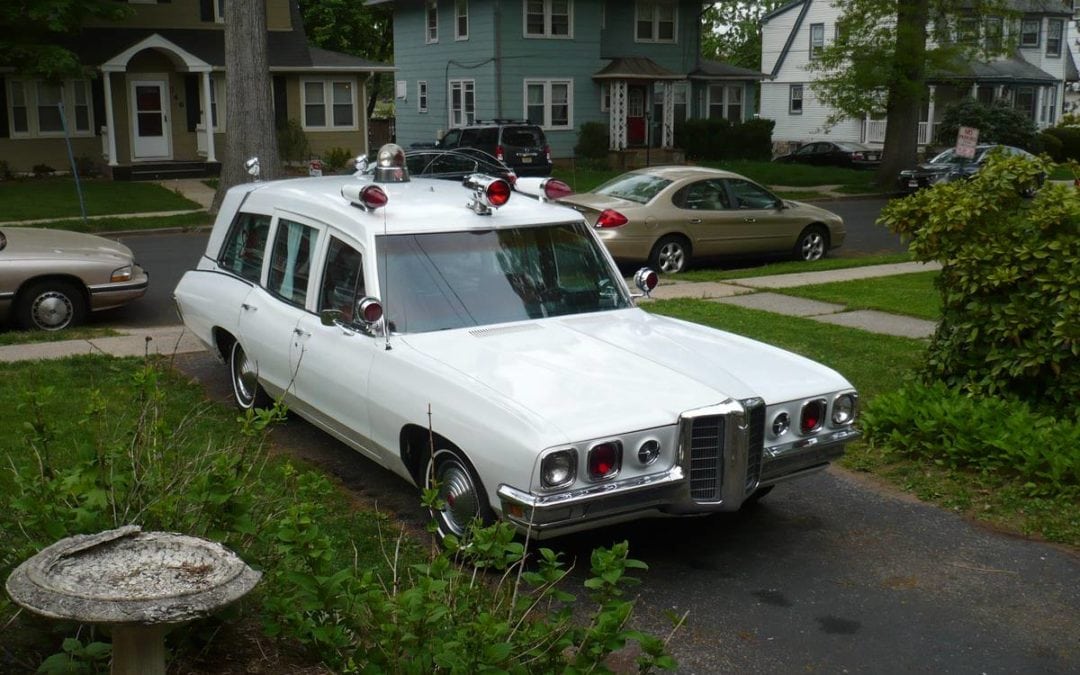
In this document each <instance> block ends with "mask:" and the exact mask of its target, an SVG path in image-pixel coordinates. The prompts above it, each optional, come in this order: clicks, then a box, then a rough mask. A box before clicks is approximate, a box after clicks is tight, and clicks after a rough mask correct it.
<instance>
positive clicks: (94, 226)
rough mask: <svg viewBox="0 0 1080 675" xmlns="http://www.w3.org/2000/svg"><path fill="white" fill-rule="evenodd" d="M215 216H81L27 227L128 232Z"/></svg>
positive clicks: (204, 220)
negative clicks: (88, 217) (91, 217)
mask: <svg viewBox="0 0 1080 675" xmlns="http://www.w3.org/2000/svg"><path fill="white" fill-rule="evenodd" d="M213 222H214V217H213V216H211V215H210V214H209V213H207V212H206V211H195V212H193V213H178V214H176V215H172V216H145V217H139V218H126V217H121V216H113V217H105V218H93V219H90V220H86V221H83V220H82V219H81V218H76V219H74V220H48V221H44V222H41V223H34V224H33V225H27V226H25V227H41V228H51V229H54V230H70V231H72V232H89V233H91V234H93V233H101V232H127V231H130V230H157V229H161V228H192V227H201V226H204V225H210V224H212V223H213Z"/></svg>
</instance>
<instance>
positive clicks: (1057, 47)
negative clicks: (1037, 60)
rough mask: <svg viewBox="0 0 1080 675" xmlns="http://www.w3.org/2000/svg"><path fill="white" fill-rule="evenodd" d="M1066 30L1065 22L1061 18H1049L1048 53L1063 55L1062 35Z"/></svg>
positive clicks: (1048, 54)
mask: <svg viewBox="0 0 1080 675" xmlns="http://www.w3.org/2000/svg"><path fill="white" fill-rule="evenodd" d="M1064 32H1065V22H1064V21H1062V20H1061V19H1048V20H1047V22H1046V55H1047V56H1061V36H1062V34H1064Z"/></svg>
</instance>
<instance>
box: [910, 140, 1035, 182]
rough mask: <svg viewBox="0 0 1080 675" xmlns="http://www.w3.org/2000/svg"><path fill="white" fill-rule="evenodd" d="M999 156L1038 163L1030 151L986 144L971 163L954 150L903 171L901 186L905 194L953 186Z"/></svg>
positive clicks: (981, 146)
mask: <svg viewBox="0 0 1080 675" xmlns="http://www.w3.org/2000/svg"><path fill="white" fill-rule="evenodd" d="M996 152H1000V153H1004V154H1006V155H1019V156H1021V157H1029V158H1031V159H1032V160H1035V159H1037V158H1036V157H1035V155H1033V154H1031V153H1030V152H1028V151H1027V150H1021V149H1020V148H1014V147H1013V146H1011V145H994V144H985V145H978V146H975V156H974V157H972V158H970V159H969V158H967V157H960V156H959V155H957V154H956V151H955V150H954V149H952V148H950V149H948V150H946V151H944V152H942V153H941V154H939V155H937V156H936V157H934V158H933V159H931V160H930V161H929V162H926V163H924V164H920V165H919V166H917V167H915V168H914V169H904V170H903V171H901V172H900V176H899V177H898V178H897V184H898V185H899V187H900V190H901V191H903V192H915V191H916V190H920V189H922V188H925V187H930V186H932V185H936V184H938V183H949V182H952V181H954V180H963V179H965V178H971V177H972V176H974V175H975V174H976V173H977V172H978V171H979V169H981V168H982V167H983V166H984V165H985V163H986V160H987V159H988V158H989V157H991V156H992V155H993V154H994V153H996ZM1044 179H1045V176H1044ZM1041 183H1042V181H1040V185H1041Z"/></svg>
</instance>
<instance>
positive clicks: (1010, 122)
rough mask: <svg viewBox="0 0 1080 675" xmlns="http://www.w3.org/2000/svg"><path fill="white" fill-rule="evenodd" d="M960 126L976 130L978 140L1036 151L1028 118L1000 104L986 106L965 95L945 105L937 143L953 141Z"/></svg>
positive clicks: (1037, 149)
mask: <svg viewBox="0 0 1080 675" xmlns="http://www.w3.org/2000/svg"><path fill="white" fill-rule="evenodd" d="M961 126H965V127H975V128H976V129H978V130H979V142H980V143H1001V144H1003V145H1013V146H1016V147H1018V148H1024V149H1025V150H1033V151H1036V152H1038V151H1039V150H1040V148H1038V147H1037V143H1036V140H1035V132H1036V129H1035V123H1034V122H1032V120H1031V117H1029V116H1028V115H1026V114H1025V113H1023V112H1021V111H1019V110H1017V109H1016V108H1013V107H1011V106H1008V105H1005V104H1004V103H992V104H989V105H987V104H986V103H982V102H980V101H977V100H975V99H973V98H965V99H963V100H960V101H957V102H956V103H953V104H950V105H948V106H947V107H946V108H945V111H944V112H943V113H942V115H941V124H940V125H938V128H937V139H936V140H937V142H938V143H939V144H941V145H946V146H951V145H953V144H955V142H956V134H957V132H958V130H959V129H960V127H961Z"/></svg>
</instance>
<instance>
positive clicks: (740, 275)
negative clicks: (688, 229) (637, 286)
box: [676, 253, 911, 281]
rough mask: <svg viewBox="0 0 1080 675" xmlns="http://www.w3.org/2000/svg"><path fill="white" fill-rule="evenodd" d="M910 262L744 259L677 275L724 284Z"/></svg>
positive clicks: (896, 257) (897, 256)
mask: <svg viewBox="0 0 1080 675" xmlns="http://www.w3.org/2000/svg"><path fill="white" fill-rule="evenodd" d="M902 262H911V255H910V254H908V253H892V254H888V255H867V256H859V257H857V258H822V259H821V260H815V261H812V262H805V261H800V260H785V261H780V262H766V263H764V264H762V265H760V266H758V267H746V266H745V265H746V261H745V260H737V261H733V262H732V263H730V264H732V265H740V267H737V268H733V269H724V268H722V267H717V268H711V269H691V270H688V271H686V272H680V273H679V275H678V277H676V278H677V279H678V280H679V281H724V280H727V279H745V278H747V277H761V276H766V275H770V274H795V273H799V272H822V271H826V270H840V269H848V268H851V267H866V266H869V265H890V264H894V263H902Z"/></svg>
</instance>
